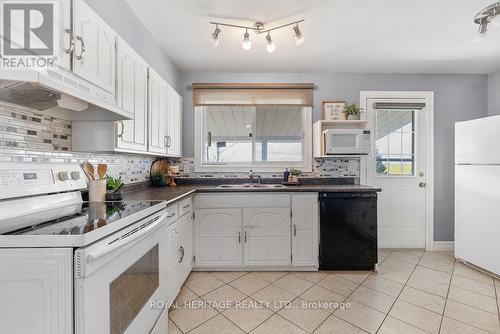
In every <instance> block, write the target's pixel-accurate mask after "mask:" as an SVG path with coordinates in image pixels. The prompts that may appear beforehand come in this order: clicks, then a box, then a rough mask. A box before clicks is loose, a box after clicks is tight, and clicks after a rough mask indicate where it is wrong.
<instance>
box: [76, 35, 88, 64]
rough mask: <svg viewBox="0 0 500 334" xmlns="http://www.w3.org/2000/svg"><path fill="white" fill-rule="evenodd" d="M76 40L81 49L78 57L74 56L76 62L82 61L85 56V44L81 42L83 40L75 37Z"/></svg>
mask: <svg viewBox="0 0 500 334" xmlns="http://www.w3.org/2000/svg"><path fill="white" fill-rule="evenodd" d="M76 40H77V41H79V42H80V45H81V47H82V51H81V52H80V55H78V56H75V58H76V60H82V59H83V56H84V55H85V51H86V50H85V42H84V41H83V38H82V37H81V36H76Z"/></svg>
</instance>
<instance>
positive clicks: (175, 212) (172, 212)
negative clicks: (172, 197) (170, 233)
mask: <svg viewBox="0 0 500 334" xmlns="http://www.w3.org/2000/svg"><path fill="white" fill-rule="evenodd" d="M177 219H179V206H178V202H175V203H173V204H170V205H168V206H167V226H170V225H172V223H173V222H175V221H176V220H177Z"/></svg>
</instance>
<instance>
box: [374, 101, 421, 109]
mask: <svg viewBox="0 0 500 334" xmlns="http://www.w3.org/2000/svg"><path fill="white" fill-rule="evenodd" d="M424 108H425V103H418V102H408V103H405V102H375V103H374V104H373V109H375V110H383V109H400V110H401V109H407V110H422V109H424Z"/></svg>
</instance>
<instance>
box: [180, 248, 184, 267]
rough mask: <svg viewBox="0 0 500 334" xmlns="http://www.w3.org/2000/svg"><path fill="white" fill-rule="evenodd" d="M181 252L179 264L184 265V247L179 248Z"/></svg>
mask: <svg viewBox="0 0 500 334" xmlns="http://www.w3.org/2000/svg"><path fill="white" fill-rule="evenodd" d="M179 252H181V258H180V259H179V263H182V261H183V260H184V247H182V246H181V247H179Z"/></svg>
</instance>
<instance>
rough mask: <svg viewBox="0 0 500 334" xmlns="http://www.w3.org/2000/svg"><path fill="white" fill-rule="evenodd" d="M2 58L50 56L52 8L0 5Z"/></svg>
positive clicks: (33, 4)
mask: <svg viewBox="0 0 500 334" xmlns="http://www.w3.org/2000/svg"><path fill="white" fill-rule="evenodd" d="M2 44H3V48H2V52H3V53H2V56H4V57H6V56H53V55H54V4H53V3H29V2H23V3H20V2H16V3H12V2H8V3H4V4H3V39H2Z"/></svg>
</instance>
